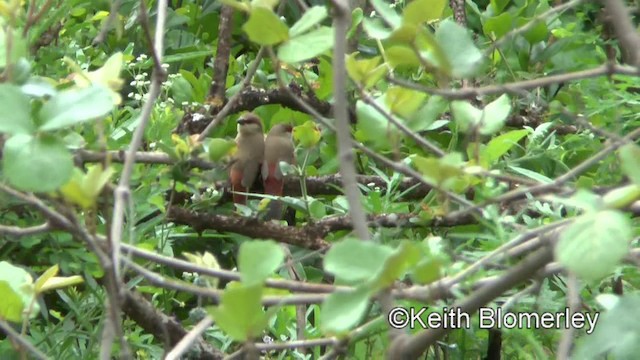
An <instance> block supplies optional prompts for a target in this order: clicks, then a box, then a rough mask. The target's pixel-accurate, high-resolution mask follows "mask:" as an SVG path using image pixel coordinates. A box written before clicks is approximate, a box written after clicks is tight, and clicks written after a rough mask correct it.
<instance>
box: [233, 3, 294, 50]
mask: <svg viewBox="0 0 640 360" xmlns="http://www.w3.org/2000/svg"><path fill="white" fill-rule="evenodd" d="M242 30H244V32H246V33H247V35H249V40H251V41H253V42H255V43H258V44H260V45H267V46H269V45H276V44H279V43H281V42H283V41H286V40H288V39H289V28H288V27H287V25H286V24H285V23H283V22H282V21H281V20H280V18H279V17H278V15H276V14H275V13H274V12H273V11H271V10H269V9H267V8H264V7H256V8H254V9H252V10H251V15H249V20H247V22H246V23H245V24H244V25H243V26H242Z"/></svg>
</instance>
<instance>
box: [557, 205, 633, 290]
mask: <svg viewBox="0 0 640 360" xmlns="http://www.w3.org/2000/svg"><path fill="white" fill-rule="evenodd" d="M632 238H633V231H632V228H631V222H630V220H629V219H628V218H627V216H626V215H624V214H623V213H621V212H619V211H617V210H604V211H599V212H593V213H587V214H585V215H582V216H580V217H579V218H578V219H576V221H575V222H574V223H573V224H571V225H569V226H568V227H567V228H566V229H565V230H564V231H563V232H562V233H561V235H560V240H559V241H558V244H557V245H556V248H555V254H556V259H557V260H558V261H559V262H560V264H562V265H563V266H565V267H566V268H567V270H569V271H571V272H573V273H574V274H576V275H577V276H578V277H580V278H583V279H586V280H598V279H600V278H602V277H603V276H605V275H607V274H610V273H611V272H613V270H614V269H615V267H616V266H617V265H618V264H619V263H620V261H621V260H622V258H624V256H625V255H626V254H627V253H628V251H629V242H630V241H631V239H632Z"/></svg>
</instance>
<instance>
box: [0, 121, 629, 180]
mask: <svg viewBox="0 0 640 360" xmlns="http://www.w3.org/2000/svg"><path fill="white" fill-rule="evenodd" d="M0 111H1V110H0ZM620 164H621V166H622V171H623V172H624V173H625V175H627V176H628V177H629V179H631V181H633V182H634V183H636V184H638V185H640V147H639V146H638V145H636V144H634V143H629V144H626V145H624V146H623V147H621V148H620Z"/></svg>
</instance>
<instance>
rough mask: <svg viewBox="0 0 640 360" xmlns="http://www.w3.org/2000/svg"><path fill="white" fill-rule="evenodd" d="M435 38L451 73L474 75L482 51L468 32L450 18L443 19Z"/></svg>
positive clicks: (464, 75) (460, 75) (462, 76)
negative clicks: (447, 61)
mask: <svg viewBox="0 0 640 360" xmlns="http://www.w3.org/2000/svg"><path fill="white" fill-rule="evenodd" d="M436 40H437V41H438V44H440V46H441V47H442V50H443V51H444V53H445V54H446V56H447V59H448V60H449V63H450V64H451V67H452V68H451V74H452V75H453V76H455V77H459V78H466V77H470V76H473V75H475V73H476V72H477V70H478V67H479V65H480V64H481V62H482V52H481V51H480V50H478V48H477V47H476V46H475V44H474V43H473V40H472V38H471V35H470V34H469V32H468V31H467V30H466V29H465V28H463V27H461V26H460V25H458V24H456V23H455V22H453V21H451V20H444V21H442V22H441V23H440V25H439V26H438V29H437V30H436Z"/></svg>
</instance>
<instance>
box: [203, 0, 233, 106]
mask: <svg viewBox="0 0 640 360" xmlns="http://www.w3.org/2000/svg"><path fill="white" fill-rule="evenodd" d="M232 20H233V8H232V7H231V6H229V5H224V4H223V5H222V8H221V9H220V23H219V24H218V46H217V47H216V57H215V59H214V60H213V79H212V81H211V86H210V87H209V96H208V97H209V98H211V99H213V101H212V102H213V103H214V104H215V103H217V102H220V103H222V101H223V100H224V92H225V85H226V84H227V73H228V72H229V56H230V55H231V32H232V30H233V21H232Z"/></svg>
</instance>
